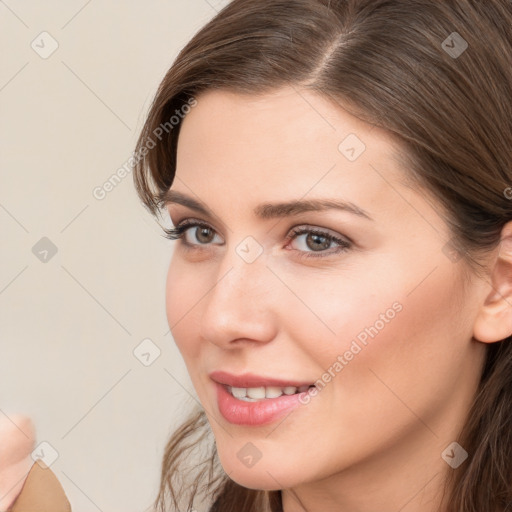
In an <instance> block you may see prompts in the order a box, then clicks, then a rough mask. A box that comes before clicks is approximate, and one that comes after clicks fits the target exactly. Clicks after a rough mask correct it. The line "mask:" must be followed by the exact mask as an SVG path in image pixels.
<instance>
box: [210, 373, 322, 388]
mask: <svg viewBox="0 0 512 512" xmlns="http://www.w3.org/2000/svg"><path fill="white" fill-rule="evenodd" d="M209 377H210V379H212V380H213V381H215V382H217V383H219V384H224V385H226V386H232V387H235V388H259V387H266V386H277V387H280V388H284V387H286V386H294V387H296V388H300V387H301V386H311V385H313V382H305V381H298V380H282V379H274V378H271V377H261V376H259V375H254V374H252V373H244V374H242V375H233V374H231V373H227V372H223V371H214V372H211V373H210V374H209Z"/></svg>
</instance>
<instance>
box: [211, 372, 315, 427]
mask: <svg viewBox="0 0 512 512" xmlns="http://www.w3.org/2000/svg"><path fill="white" fill-rule="evenodd" d="M215 386H216V387H217V401H218V404H219V410H220V413H221V414H222V416H224V418H225V419H226V420H227V421H229V422H230V423H234V424H235V425H253V426H256V425H265V424H267V423H272V422H273V421H275V420H277V419H278V418H279V417H280V416H282V415H283V414H285V413H286V412H289V411H291V410H292V409H295V408H296V407H298V406H299V405H303V404H302V403H301V402H300V400H299V399H300V398H301V396H305V395H306V394H307V392H306V391H305V392H303V393H297V394H295V395H281V396H280V397H278V398H266V399H264V400H258V401H257V402H245V401H243V400H238V399H236V398H235V397H234V396H233V395H232V394H231V393H230V392H229V391H228V390H227V389H226V387H225V386H223V385H222V384H219V383H217V382H216V383H215Z"/></svg>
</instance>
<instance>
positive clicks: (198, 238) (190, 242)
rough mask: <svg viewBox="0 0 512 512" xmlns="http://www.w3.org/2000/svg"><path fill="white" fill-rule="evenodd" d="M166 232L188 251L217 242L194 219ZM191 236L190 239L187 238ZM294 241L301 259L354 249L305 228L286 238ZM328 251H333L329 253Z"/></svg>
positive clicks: (344, 241) (205, 226)
mask: <svg viewBox="0 0 512 512" xmlns="http://www.w3.org/2000/svg"><path fill="white" fill-rule="evenodd" d="M192 228H194V229H192ZM164 232H165V235H164V236H165V237H166V238H169V239H170V240H178V239H182V240H183V245H184V246H185V247H186V248H187V249H193V248H194V247H200V246H208V245H209V244H210V243H211V242H212V241H214V240H215V235H216V233H215V230H214V229H213V228H212V227H210V226H209V225H208V224H205V223H203V222H199V221H196V220H194V219H186V220H184V221H182V222H180V223H178V225H177V226H176V227H175V228H171V229H169V228H164ZM189 232H190V233H189ZM189 234H190V237H188V236H187V235H189ZM217 236H218V235H217ZM219 238H220V237H219ZM293 241H298V242H299V243H298V245H299V249H298V250H297V249H295V250H297V252H298V253H299V257H300V258H319V257H327V256H331V255H333V254H338V253H340V252H345V251H347V250H348V249H350V248H351V247H352V242H351V241H350V240H349V239H348V238H342V237H341V236H337V235H333V234H331V233H329V232H328V231H324V230H322V229H319V228H311V227H305V226H299V227H296V228H294V229H293V230H292V231H291V232H290V234H289V235H288V236H287V238H286V242H287V245H288V244H289V243H290V242H293ZM333 245H334V248H333V247H332V246H333ZM327 249H332V250H329V251H328V250H327Z"/></svg>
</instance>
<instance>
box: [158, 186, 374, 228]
mask: <svg viewBox="0 0 512 512" xmlns="http://www.w3.org/2000/svg"><path fill="white" fill-rule="evenodd" d="M173 203H174V204H181V205H182V206H186V207H187V208H190V209H191V210H195V211H197V212H199V213H201V214H203V215H207V216H210V217H216V216H215V215H214V214H213V213H212V212H211V211H210V210H209V209H208V208H207V207H206V206H205V205H204V204H203V203H201V202H199V201H197V200H196V199H194V198H193V197H190V196H188V195H186V194H183V193H182V192H178V191H176V190H167V191H166V192H165V193H164V194H163V196H162V202H161V204H162V205H163V206H167V205H168V204H173ZM325 210H342V211H345V212H348V213H352V214H354V215H357V216H359V217H363V218H366V219H368V220H372V221H373V220H374V219H372V217H371V216H370V214H369V213H368V212H366V211H365V210H363V209H362V208H359V206H357V205H355V204H353V203H350V202H345V201H341V200H339V199H306V200H291V201H287V202H282V203H274V204H270V203H262V204H260V205H258V206H256V207H255V208H254V210H253V213H254V215H255V216H256V217H258V218H260V219H263V220H267V219H275V218H280V217H289V216H293V215H298V214H300V213H304V212H312V211H325Z"/></svg>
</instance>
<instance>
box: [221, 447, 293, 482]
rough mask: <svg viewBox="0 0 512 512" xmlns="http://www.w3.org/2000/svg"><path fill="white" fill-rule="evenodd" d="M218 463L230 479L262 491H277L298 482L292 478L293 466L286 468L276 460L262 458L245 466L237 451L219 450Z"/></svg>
mask: <svg viewBox="0 0 512 512" xmlns="http://www.w3.org/2000/svg"><path fill="white" fill-rule="evenodd" d="M219 459H220V463H221V465H222V467H223V469H224V471H225V473H226V474H227V475H228V476H229V478H230V479H231V480H233V481H234V482H236V483H237V484H238V485H241V486H242V487H247V488H248V489H257V490H262V491H277V490H280V489H284V488H289V487H293V486H295V485H297V484H298V483H299V481H298V480H299V478H297V479H296V478H294V475H293V468H288V467H287V466H286V465H284V464H283V463H282V461H281V463H280V462H279V461H278V460H272V461H264V460H263V458H262V459H260V460H259V461H258V462H256V463H255V464H254V465H253V466H251V467H246V466H245V465H244V464H242V463H241V462H240V460H239V458H238V457H237V453H235V452H233V451H231V450H230V451H229V453H223V452H222V451H219Z"/></svg>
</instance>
